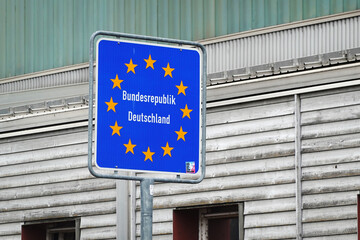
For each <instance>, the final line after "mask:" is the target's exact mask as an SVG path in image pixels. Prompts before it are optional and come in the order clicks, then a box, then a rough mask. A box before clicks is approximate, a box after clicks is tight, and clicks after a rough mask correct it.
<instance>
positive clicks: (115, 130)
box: [110, 121, 123, 136]
mask: <svg viewBox="0 0 360 240" xmlns="http://www.w3.org/2000/svg"><path fill="white" fill-rule="evenodd" d="M110 127H111V129H112V130H113V132H112V134H111V136H113V135H114V134H115V133H116V134H117V135H119V136H120V129H122V128H123V127H121V126H118V124H117V121H115V124H114V126H110Z"/></svg>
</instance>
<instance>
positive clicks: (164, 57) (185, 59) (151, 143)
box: [95, 39, 201, 174]
mask: <svg viewBox="0 0 360 240" xmlns="http://www.w3.org/2000/svg"><path fill="white" fill-rule="evenodd" d="M200 64H201V55H200V53H199V52H198V50H197V49H194V48H183V47H173V46H164V45H152V44H146V43H139V42H138V43H135V42H127V41H122V40H121V41H120V40H114V39H100V40H99V41H98V44H97V86H96V88H97V92H96V123H95V162H96V165H97V166H98V167H100V168H110V169H122V170H131V171H156V172H169V173H176V174H180V173H189V174H194V173H197V172H198V170H199V165H200V150H201V149H200V130H201V127H200V123H201V121H200V120H201V119H200V118H201V117H200V75H201V73H200V69H201V68H200Z"/></svg>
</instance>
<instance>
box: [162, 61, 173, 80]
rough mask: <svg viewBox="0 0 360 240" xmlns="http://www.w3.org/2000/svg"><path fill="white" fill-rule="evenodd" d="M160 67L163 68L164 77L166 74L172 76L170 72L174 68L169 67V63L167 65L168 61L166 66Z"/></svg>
mask: <svg viewBox="0 0 360 240" xmlns="http://www.w3.org/2000/svg"><path fill="white" fill-rule="evenodd" d="M162 69H164V71H165V75H164V77H166V76H167V75H169V76H170V77H172V74H171V72H172V71H174V69H175V68H171V67H170V65H169V63H168V64H167V67H166V68H164V67H163V68H162Z"/></svg>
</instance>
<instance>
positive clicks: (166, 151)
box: [161, 142, 174, 157]
mask: <svg viewBox="0 0 360 240" xmlns="http://www.w3.org/2000/svg"><path fill="white" fill-rule="evenodd" d="M161 148H162V149H163V150H164V155H163V156H165V155H166V154H168V155H169V156H170V157H171V150H173V149H174V148H173V147H169V143H168V142H166V146H165V147H161Z"/></svg>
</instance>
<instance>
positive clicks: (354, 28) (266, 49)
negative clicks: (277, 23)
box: [204, 16, 360, 73]
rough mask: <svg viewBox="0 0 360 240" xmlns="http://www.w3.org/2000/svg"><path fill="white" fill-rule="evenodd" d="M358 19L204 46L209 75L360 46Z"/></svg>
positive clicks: (353, 18)
mask: <svg viewBox="0 0 360 240" xmlns="http://www.w3.org/2000/svg"><path fill="white" fill-rule="evenodd" d="M359 29H360V16H356V17H352V18H347V19H341V20H337V21H331V22H325V23H321V24H316V25H308V26H304V27H299V28H292V29H286V30H283V31H276V32H270V33H265V34H260V35H252V36H246V37H241V34H239V35H238V38H237V39H232V40H228V41H221V40H219V41H218V42H215V43H210V44H207V43H206V42H205V43H204V44H205V46H206V48H207V51H208V73H215V72H219V71H224V70H225V71H226V70H232V69H238V68H244V67H250V66H255V65H261V64H267V63H273V62H279V61H284V60H289V59H295V58H302V57H306V56H312V55H318V54H324V53H329V52H335V51H342V50H345V49H351V48H357V47H359V46H360V30H359Z"/></svg>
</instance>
